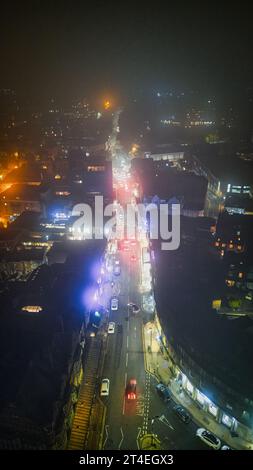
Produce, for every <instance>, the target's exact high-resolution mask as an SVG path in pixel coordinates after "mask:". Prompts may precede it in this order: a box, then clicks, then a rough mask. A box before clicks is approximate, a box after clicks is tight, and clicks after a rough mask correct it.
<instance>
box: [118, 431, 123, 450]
mask: <svg viewBox="0 0 253 470" xmlns="http://www.w3.org/2000/svg"><path fill="white" fill-rule="evenodd" d="M120 431H121V436H122V437H121V441H120V443H119V447H118V449H120V448H121V446H122V442H123V440H124V434H123V430H122V428H120Z"/></svg>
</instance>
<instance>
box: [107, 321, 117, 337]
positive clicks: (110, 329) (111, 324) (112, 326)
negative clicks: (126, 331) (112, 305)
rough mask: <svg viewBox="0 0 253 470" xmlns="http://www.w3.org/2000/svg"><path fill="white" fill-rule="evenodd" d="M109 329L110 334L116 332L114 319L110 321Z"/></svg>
mask: <svg viewBox="0 0 253 470" xmlns="http://www.w3.org/2000/svg"><path fill="white" fill-rule="evenodd" d="M107 331H108V333H109V334H112V333H114V332H115V323H114V321H110V323H109V325H108V330H107Z"/></svg>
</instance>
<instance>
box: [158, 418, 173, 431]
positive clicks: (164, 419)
mask: <svg viewBox="0 0 253 470" xmlns="http://www.w3.org/2000/svg"><path fill="white" fill-rule="evenodd" d="M158 419H159V421H161V423H163V424H166V426H168V427H169V428H170V429H172V431H175V429H174V428H173V426H172V425H171V424H170V422H169V421H168V419H167V418H166V416H164V415H161V416H160V418H158Z"/></svg>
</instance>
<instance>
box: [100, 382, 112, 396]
mask: <svg viewBox="0 0 253 470" xmlns="http://www.w3.org/2000/svg"><path fill="white" fill-rule="evenodd" d="M109 389H110V380H109V379H103V380H102V382H101V387H100V396H101V397H108V395H109Z"/></svg>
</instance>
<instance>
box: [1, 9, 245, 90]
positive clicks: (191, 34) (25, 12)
mask: <svg viewBox="0 0 253 470" xmlns="http://www.w3.org/2000/svg"><path fill="white" fill-rule="evenodd" d="M6 3H7V2H5V6H3V5H2V6H1V17H2V21H1V28H0V37H1V42H0V51H1V52H0V53H1V74H0V86H1V87H6V88H7V87H8V88H9V87H12V88H14V89H16V90H17V91H18V92H19V93H21V94H24V95H29V94H30V95H34V96H36V97H42V98H43V97H47V96H51V95H54V94H56V95H59V96H62V97H65V98H68V97H69V98H71V99H72V97H74V96H78V94H86V92H92V93H94V94H96V93H101V94H103V93H106V92H112V93H114V92H115V90H116V91H118V92H120V93H123V92H125V93H128V92H131V91H135V90H136V89H148V88H151V89H164V88H168V86H169V87H177V88H178V89H180V88H184V87H195V88H199V87H200V88H202V89H203V91H205V89H207V90H211V91H218V92H219V91H221V92H222V91H223V90H224V91H225V90H228V89H229V90H234V89H236V88H237V87H239V88H240V87H247V86H249V85H250V84H251V81H252V78H253V73H252V42H253V40H252V37H253V35H252V15H251V11H250V9H249V3H245V2H238V3H237V8H236V6H233V5H232V4H231V3H230V2H229V3H228V2H224V3H225V5H223V6H222V5H219V3H221V2H219V3H218V2H199V3H197V2H187V3H186V2H185V6H184V7H183V6H181V8H180V7H179V6H175V5H174V3H175V2H171V1H167V2H161V1H156V2H152V4H150V6H149V4H148V2H145V3H144V2H140V4H139V2H138V6H137V2H135V3H136V4H135V5H134V3H130V2H124V3H123V2H117V3H116V2H115V3H114V2H113V3H112V2H110V1H101V2H100V1H94V2H88V1H82V2H81V1H80V2H79V1H72V2H63V1H59V2H57V1H54V2H52V1H51V2H49V1H47V0H43V1H38V0H35V1H33V2H28V1H25V0H24V1H20V2H15V1H12V2H10V5H6ZM121 3H122V5H121ZM207 3H208V4H209V7H207ZM187 4H188V6H186V5H187ZM189 4H190V5H189ZM181 5H182V4H181Z"/></svg>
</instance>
